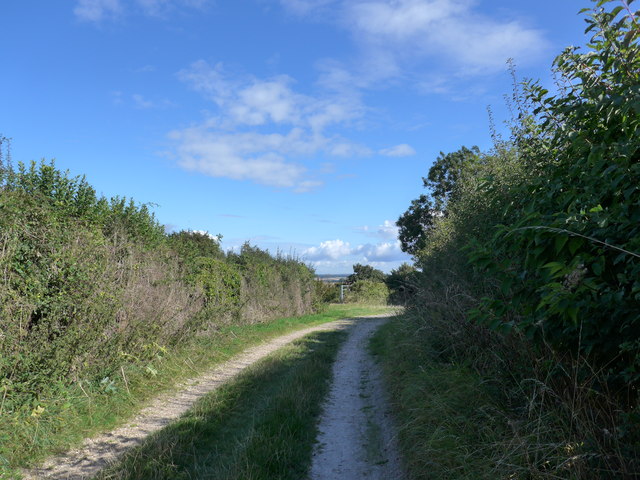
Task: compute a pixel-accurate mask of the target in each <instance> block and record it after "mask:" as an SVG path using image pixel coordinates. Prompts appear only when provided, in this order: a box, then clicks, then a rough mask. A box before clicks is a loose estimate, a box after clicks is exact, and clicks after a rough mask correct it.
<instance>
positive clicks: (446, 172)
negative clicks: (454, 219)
mask: <svg viewBox="0 0 640 480" xmlns="http://www.w3.org/2000/svg"><path fill="white" fill-rule="evenodd" d="M479 161H480V149H479V148H478V147H476V146H473V147H471V149H469V148H467V147H465V146H462V147H461V148H460V150H458V151H455V152H451V153H447V154H445V153H443V152H440V155H439V156H438V158H437V159H436V161H435V163H434V164H433V165H432V166H431V168H430V169H429V174H428V175H427V177H426V178H424V177H423V178H422V181H423V183H424V186H425V188H427V189H429V191H430V194H431V198H433V201H434V208H435V209H436V210H437V211H440V212H444V211H445V210H446V209H447V203H448V202H449V200H450V199H453V200H455V199H456V197H457V196H458V193H459V192H458V183H459V181H460V179H461V177H462V174H463V171H464V170H465V169H466V168H469V165H472V164H474V163H477V162H479Z"/></svg>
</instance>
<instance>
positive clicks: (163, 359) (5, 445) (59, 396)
mask: <svg viewBox="0 0 640 480" xmlns="http://www.w3.org/2000/svg"><path fill="white" fill-rule="evenodd" d="M386 311H388V309H387V308H386V307H376V306H373V307H368V306H363V305H353V306H352V305H331V306H329V307H328V308H327V309H326V311H324V312H322V313H319V314H314V315H305V316H301V317H294V318H283V319H278V320H273V321H269V322H264V323H259V324H254V325H241V326H225V327H222V328H221V329H220V330H217V331H215V332H212V333H211V334H209V335H207V336H202V337H199V338H197V339H196V340H194V341H193V342H191V343H189V344H188V345H185V346H183V347H181V348H179V349H174V350H173V351H167V350H166V349H164V348H162V346H159V345H155V344H153V345H146V346H144V348H152V349H154V350H155V351H156V355H155V360H154V361H153V362H151V363H145V364H140V363H136V362H135V361H132V362H130V363H126V364H125V366H124V367H123V368H122V369H121V370H120V371H119V372H117V374H114V375H113V377H112V378H110V377H105V378H104V379H102V380H101V381H99V382H87V381H83V380H82V379H78V380H77V381H75V382H74V383H71V384H66V385H63V384H60V385H58V386H57V388H53V389H52V391H53V392H54V393H53V394H51V395H50V396H47V397H42V398H38V399H37V401H35V402H34V403H33V404H32V405H24V406H23V408H21V409H20V410H17V411H11V412H7V411H2V410H1V409H0V417H2V418H1V420H2V421H1V422H0V478H3V479H9V478H20V475H19V469H20V468H23V467H28V466H32V465H35V464H37V463H39V462H40V461H42V460H43V459H44V458H45V457H47V456H49V455H52V454H55V453H59V452H63V451H65V450H67V449H69V448H71V447H73V446H76V445H78V444H80V443H81V442H82V440H83V439H84V438H86V437H89V436H92V435H94V434H97V433H99V432H103V431H108V430H111V429H113V428H115V427H116V426H118V425H120V424H122V423H124V422H126V421H127V420H128V419H129V418H131V417H132V416H133V415H135V413H136V412H137V411H139V410H140V409H141V408H142V407H143V406H144V405H145V403H146V402H147V401H148V400H149V399H151V398H153V397H155V396H156V395H158V394H160V393H162V392H165V391H170V390H171V389H172V388H174V386H175V385H176V384H177V383H179V382H180V381H182V380H185V379H187V378H190V377H194V376H197V375H199V374H201V373H203V372H205V371H206V370H208V369H210V368H212V367H213V366H215V365H217V364H219V363H222V362H224V361H226V360H228V359H229V358H230V357H232V356H233V355H235V354H237V353H239V352H241V351H243V350H244V349H246V348H248V347H249V346H252V345H255V344H258V343H261V342H263V341H265V340H268V339H270V338H273V337H276V336H278V335H282V334H284V333H287V332H290V331H293V330H297V329H301V328H305V327H309V326H313V325H318V324H322V323H326V322H329V321H332V320H337V319H340V318H347V317H354V316H362V315H370V314H378V313H384V312H386ZM1 395H2V386H1V385H0V400H1Z"/></svg>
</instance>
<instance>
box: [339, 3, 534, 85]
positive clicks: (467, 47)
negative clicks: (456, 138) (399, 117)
mask: <svg viewBox="0 0 640 480" xmlns="http://www.w3.org/2000/svg"><path fill="white" fill-rule="evenodd" d="M346 3H348V5H347V6H346V7H345V11H346V14H345V15H346V19H347V24H348V25H349V26H350V28H351V29H352V31H353V32H354V34H355V35H356V38H357V39H358V40H359V41H360V42H363V43H364V44H365V45H367V48H369V49H371V50H373V52H374V53H375V54H376V55H382V56H383V57H384V56H387V57H389V58H390V59H391V63H392V64H393V63H400V62H403V61H404V60H409V61H411V62H415V60H416V57H417V58H419V57H423V58H425V57H434V56H435V57H439V58H440V59H441V60H444V61H446V62H448V63H451V64H453V66H455V67H456V68H458V69H460V70H462V71H464V72H465V73H489V72H493V71H496V70H503V69H504V67H505V62H506V61H507V59H508V58H517V59H519V60H521V61H528V60H530V59H532V58H537V57H539V56H540V54H541V52H542V51H543V50H544V49H545V48H546V46H547V42H546V41H545V39H544V38H543V36H542V33H541V32H540V31H538V30H535V29H532V28H529V27H526V26H525V25H523V24H522V23H520V22H518V21H515V20H512V21H500V20H494V19H492V18H490V17H488V16H486V15H483V14H482V13H480V12H479V11H477V10H476V9H474V4H475V3H476V2H472V1H470V0H396V1H393V2H390V1H383V0H373V1H356V2H346ZM346 3H345V5H346ZM407 53H408V54H409V55H410V58H408V59H407V58H405V56H406V55H407Z"/></svg>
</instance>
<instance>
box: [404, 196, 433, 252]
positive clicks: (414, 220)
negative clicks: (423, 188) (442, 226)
mask: <svg viewBox="0 0 640 480" xmlns="http://www.w3.org/2000/svg"><path fill="white" fill-rule="evenodd" d="M433 213H434V208H433V204H432V203H431V200H430V199H429V197H428V196H426V195H420V196H419V197H418V198H416V199H415V200H412V201H411V205H410V206H409V208H408V209H407V211H406V212H404V213H403V214H402V215H401V216H400V218H398V220H397V221H396V226H397V227H398V239H399V240H400V245H401V248H402V251H403V252H407V253H409V254H411V255H415V254H416V253H418V252H419V251H420V250H422V249H423V248H424V247H425V245H426V237H427V232H428V231H429V228H431V226H432V225H433V222H434V215H433Z"/></svg>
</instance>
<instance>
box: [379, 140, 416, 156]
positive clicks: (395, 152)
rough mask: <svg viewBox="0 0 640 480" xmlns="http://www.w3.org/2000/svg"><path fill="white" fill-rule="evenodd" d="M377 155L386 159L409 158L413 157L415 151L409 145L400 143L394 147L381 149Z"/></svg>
mask: <svg viewBox="0 0 640 480" xmlns="http://www.w3.org/2000/svg"><path fill="white" fill-rule="evenodd" d="M379 153H380V154H381V155H385V156H387V157H410V156H411V155H415V154H416V151H415V150H414V149H413V147H412V146H411V145H407V144H406V143H401V144H400V145H396V146H395V147H389V148H383V149H382V150H380V152H379Z"/></svg>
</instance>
